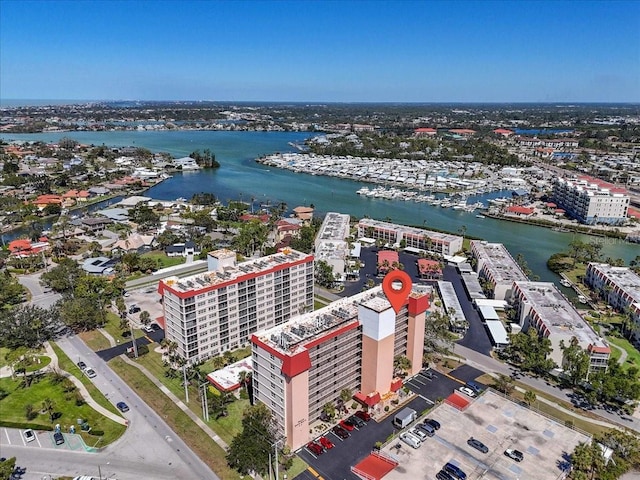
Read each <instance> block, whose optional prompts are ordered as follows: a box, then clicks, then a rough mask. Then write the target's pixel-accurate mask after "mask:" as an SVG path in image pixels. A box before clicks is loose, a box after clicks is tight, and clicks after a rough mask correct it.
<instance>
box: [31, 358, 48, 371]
mask: <svg viewBox="0 0 640 480" xmlns="http://www.w3.org/2000/svg"><path fill="white" fill-rule="evenodd" d="M31 360H32V362H31V363H29V365H27V366H26V370H27V372H35V371H37V370H40V369H41V368H44V367H46V366H47V365H49V364H50V363H51V357H48V356H46V355H34V356H32V357H31ZM38 360H39V361H40V363H38Z"/></svg>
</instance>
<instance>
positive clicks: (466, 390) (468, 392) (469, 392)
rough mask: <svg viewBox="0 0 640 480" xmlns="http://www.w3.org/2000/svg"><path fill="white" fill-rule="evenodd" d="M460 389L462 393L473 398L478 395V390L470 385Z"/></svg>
mask: <svg viewBox="0 0 640 480" xmlns="http://www.w3.org/2000/svg"><path fill="white" fill-rule="evenodd" d="M458 391H459V392H461V393H464V394H465V395H467V396H468V397H471V398H473V397H475V396H476V392H474V391H473V390H471V389H470V388H469V387H459V388H458Z"/></svg>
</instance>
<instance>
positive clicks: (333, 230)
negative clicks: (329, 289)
mask: <svg viewBox="0 0 640 480" xmlns="http://www.w3.org/2000/svg"><path fill="white" fill-rule="evenodd" d="M350 221H351V217H350V216H349V215H346V214H343V213H336V212H329V213H327V214H326V215H325V217H324V221H323V222H322V225H321V226H320V230H319V231H318V235H317V236H316V241H315V258H316V260H324V261H325V262H327V263H328V264H329V265H331V267H332V268H333V273H334V275H336V278H338V279H340V280H344V278H345V271H346V269H345V267H346V264H347V263H346V262H347V261H348V259H349V257H350V256H351V249H350V248H349V243H348V242H347V241H346V239H347V237H348V236H349V222H350Z"/></svg>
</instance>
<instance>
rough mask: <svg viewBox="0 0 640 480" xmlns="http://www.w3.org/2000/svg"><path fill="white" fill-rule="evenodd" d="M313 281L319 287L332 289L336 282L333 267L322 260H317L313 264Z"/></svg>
mask: <svg viewBox="0 0 640 480" xmlns="http://www.w3.org/2000/svg"><path fill="white" fill-rule="evenodd" d="M315 280H316V283H317V284H318V285H320V286H321V287H325V288H333V287H334V285H335V282H336V277H335V275H334V273H333V267H332V266H331V265H329V264H328V263H327V262H325V261H324V260H317V261H316V262H315Z"/></svg>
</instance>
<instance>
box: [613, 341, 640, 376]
mask: <svg viewBox="0 0 640 480" xmlns="http://www.w3.org/2000/svg"><path fill="white" fill-rule="evenodd" d="M607 340H608V341H609V342H611V343H612V344H614V345H617V346H618V347H621V348H622V349H624V350H625V351H626V352H627V361H626V362H624V363H623V364H622V368H624V369H627V368H629V367H632V366H636V367H638V368H640V352H639V351H638V349H637V348H635V347H634V346H633V345H631V343H629V341H628V340H627V339H625V338H619V337H614V336H611V335H609V336H607ZM611 350H612V352H611V353H612V356H613V353H614V352H615V353H617V354H618V357H619V356H620V355H619V353H620V352H617V351H616V349H615V348H612V349H611Z"/></svg>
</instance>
